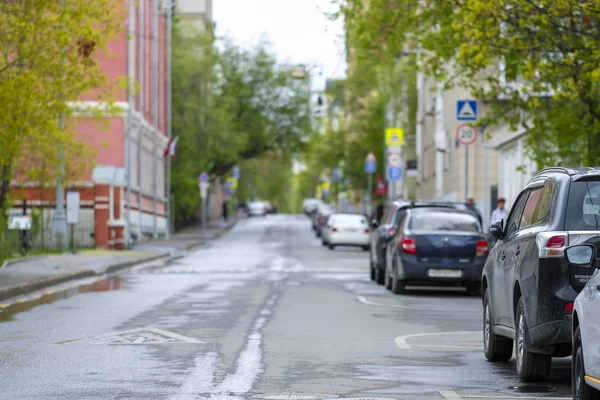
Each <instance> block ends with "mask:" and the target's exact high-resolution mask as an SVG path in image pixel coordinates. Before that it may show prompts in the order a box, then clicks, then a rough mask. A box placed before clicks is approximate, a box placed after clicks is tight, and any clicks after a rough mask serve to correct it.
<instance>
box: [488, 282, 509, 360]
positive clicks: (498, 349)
mask: <svg viewBox="0 0 600 400" xmlns="http://www.w3.org/2000/svg"><path fill="white" fill-rule="evenodd" d="M493 321H494V319H493V316H492V305H491V303H490V291H489V289H486V290H485V293H484V295H483V352H484V354H485V358H487V359H488V360H489V361H508V360H510V359H511V357H512V353H513V340H512V339H508V338H502V337H498V336H496V334H494V330H493V329H492V326H493Z"/></svg>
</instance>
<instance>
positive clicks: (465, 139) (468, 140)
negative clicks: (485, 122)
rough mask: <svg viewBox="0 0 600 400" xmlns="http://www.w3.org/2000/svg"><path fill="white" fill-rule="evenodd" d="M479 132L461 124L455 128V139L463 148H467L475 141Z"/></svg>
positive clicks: (471, 126)
mask: <svg viewBox="0 0 600 400" xmlns="http://www.w3.org/2000/svg"><path fill="white" fill-rule="evenodd" d="M477 136H479V131H478V130H477V128H476V127H474V126H473V125H471V124H462V125H459V126H458V128H456V139H457V140H458V142H459V143H460V144H462V145H464V146H469V145H471V144H473V143H475V142H476V141H477Z"/></svg>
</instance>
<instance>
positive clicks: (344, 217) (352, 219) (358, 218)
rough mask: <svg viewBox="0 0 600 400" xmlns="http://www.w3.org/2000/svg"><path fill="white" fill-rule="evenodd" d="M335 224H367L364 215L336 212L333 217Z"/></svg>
mask: <svg viewBox="0 0 600 400" xmlns="http://www.w3.org/2000/svg"><path fill="white" fill-rule="evenodd" d="M333 221H334V223H335V224H336V225H341V226H360V225H367V219H366V218H365V216H364V215H352V214H338V215H335V216H334V219H333Z"/></svg>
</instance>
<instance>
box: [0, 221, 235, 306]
mask: <svg viewBox="0 0 600 400" xmlns="http://www.w3.org/2000/svg"><path fill="white" fill-rule="evenodd" d="M236 222H237V221H236V219H235V218H233V219H230V220H229V222H228V223H225V222H223V221H222V220H219V221H211V222H209V223H208V224H207V226H206V229H202V228H191V229H188V230H186V231H183V232H181V233H177V234H174V235H172V237H171V239H169V240H154V241H150V242H145V243H140V244H137V245H134V246H133V247H132V248H131V250H125V251H109V250H86V251H81V252H79V253H77V254H70V253H65V254H59V255H47V256H39V257H30V258H27V257H25V258H22V259H15V260H11V261H9V262H8V263H6V264H5V266H4V267H3V268H2V269H0V300H4V299H7V298H9V297H14V296H19V295H22V294H26V293H29V292H32V291H34V290H39V289H42V288H45V287H48V286H53V285H57V284H60V283H64V282H67V281H70V280H74V279H81V278H86V277H92V276H98V275H103V274H107V273H112V272H116V271H119V270H122V269H125V268H129V267H132V266H134V265H137V264H142V263H147V262H151V261H156V260H159V259H168V258H169V257H172V256H175V255H177V254H180V253H181V252H183V251H186V250H190V249H192V248H194V247H198V246H201V245H203V244H205V243H207V242H208V241H210V240H213V239H216V238H218V237H220V236H221V235H223V234H224V233H225V232H227V231H228V230H229V229H231V228H232V227H233V226H234V225H235V223H236Z"/></svg>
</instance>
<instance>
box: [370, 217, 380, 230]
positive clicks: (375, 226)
mask: <svg viewBox="0 0 600 400" xmlns="http://www.w3.org/2000/svg"><path fill="white" fill-rule="evenodd" d="M371 226H372V227H373V229H377V228H378V227H379V221H377V220H376V219H374V220H373V221H371Z"/></svg>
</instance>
